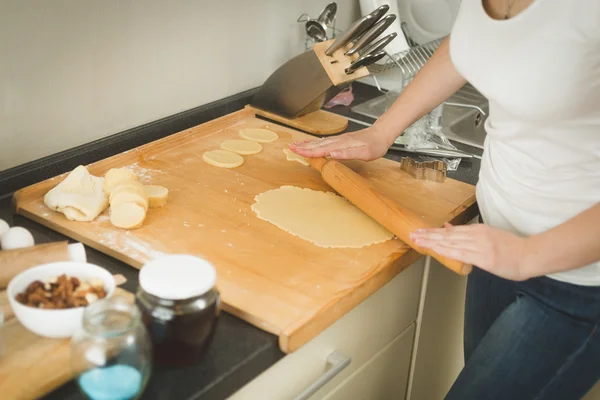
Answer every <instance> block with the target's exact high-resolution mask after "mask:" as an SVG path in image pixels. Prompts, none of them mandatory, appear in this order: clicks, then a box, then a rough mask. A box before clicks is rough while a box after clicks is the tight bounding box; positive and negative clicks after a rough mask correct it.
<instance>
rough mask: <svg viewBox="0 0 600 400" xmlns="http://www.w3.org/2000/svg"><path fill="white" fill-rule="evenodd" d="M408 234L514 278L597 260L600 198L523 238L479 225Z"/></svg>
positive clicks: (452, 255)
mask: <svg viewBox="0 0 600 400" xmlns="http://www.w3.org/2000/svg"><path fill="white" fill-rule="evenodd" d="M411 237H412V238H413V240H414V241H415V242H416V243H417V244H418V245H421V246H423V247H427V248H431V249H433V250H435V251H437V252H438V253H440V254H442V255H444V256H447V257H450V258H454V259H457V260H460V261H462V262H464V263H467V264H472V265H476V266H478V267H479V268H481V269H484V270H486V271H488V272H490V273H492V274H495V275H498V276H500V277H503V278H506V279H511V280H515V281H520V280H525V279H529V278H533V277H536V276H542V275H548V274H552V273H556V272H562V271H568V270H572V269H576V268H580V267H582V266H584V265H587V264H591V263H593V262H597V261H600V240H599V239H598V238H600V203H598V204H596V205H594V206H592V207H590V208H589V209H587V210H585V211H583V212H581V213H580V214H578V215H576V216H575V217H573V218H571V219H569V220H568V221H566V222H564V223H562V224H560V225H558V226H556V227H555V228H552V229H550V230H548V231H545V232H542V233H539V234H537V235H532V236H529V237H527V238H523V237H520V236H517V235H514V234H512V233H509V232H506V231H503V230H500V229H495V228H491V227H490V226H488V225H484V224H475V225H465V226H450V225H448V226H446V227H445V228H440V229H425V230H419V231H416V232H413V233H412V235H411Z"/></svg>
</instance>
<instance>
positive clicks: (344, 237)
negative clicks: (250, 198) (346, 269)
mask: <svg viewBox="0 0 600 400" xmlns="http://www.w3.org/2000/svg"><path fill="white" fill-rule="evenodd" d="M254 200H255V203H254V204H253V205H252V211H254V212H255V213H256V215H257V216H258V217H259V218H260V219H263V220H265V221H268V222H270V223H272V224H274V225H275V226H277V227H279V228H281V229H283V230H284V231H286V232H288V233H290V234H292V235H294V236H298V237H300V238H302V239H304V240H307V241H309V242H312V243H313V244H315V245H317V246H319V247H327V248H340V247H352V248H358V247H363V246H368V245H371V244H375V243H381V242H385V241H386V240H390V239H392V238H393V237H394V235H393V234H392V233H390V232H389V231H388V230H387V229H385V228H384V227H382V226H381V225H379V224H378V223H377V222H376V221H374V220H373V219H372V218H371V217H369V216H368V215H366V214H365V213H363V212H362V211H361V210H359V209H358V208H356V207H355V206H354V205H353V204H351V203H350V202H349V201H348V200H346V199H345V198H343V197H340V196H338V195H336V194H334V193H330V192H319V191H316V190H311V189H303V188H299V187H296V186H282V187H280V188H278V189H273V190H269V191H266V192H264V193H261V194H259V195H257V196H256V197H255V198H254Z"/></svg>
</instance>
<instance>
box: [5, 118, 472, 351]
mask: <svg viewBox="0 0 600 400" xmlns="http://www.w3.org/2000/svg"><path fill="white" fill-rule="evenodd" d="M248 127H256V128H259V127H260V128H266V129H271V130H273V131H275V132H277V134H278V135H279V140H277V141H276V142H273V143H267V144H264V145H263V147H264V150H263V151H262V152H261V153H259V154H257V155H252V156H245V163H244V165H242V166H241V167H238V168H235V169H222V168H217V167H213V166H211V165H208V164H206V163H205V162H204V161H203V160H202V153H203V152H204V151H207V150H211V149H218V148H219V144H220V143H221V142H222V141H223V140H225V139H230V138H237V137H238V130H239V129H241V128H248ZM308 138H309V136H308V135H306V134H304V133H301V132H299V131H295V130H293V129H290V128H287V127H283V126H280V125H277V124H274V123H271V122H267V121H265V120H261V119H258V118H256V116H255V114H254V112H253V111H252V110H251V109H244V110H241V111H237V112H234V113H232V114H229V115H227V116H224V117H221V118H218V119H215V120H212V121H209V122H207V123H205V124H202V125H199V126H196V127H193V128H190V129H187V130H185V131H183V132H180V133H177V134H174V135H171V136H168V137H166V138H163V139H160V140H158V141H155V142H152V143H149V144H146V145H144V146H141V147H139V148H136V149H134V150H131V151H128V152H125V153H122V154H119V155H116V156H113V157H110V158H108V159H105V160H102V161H99V162H96V163H94V164H91V165H89V166H88V169H89V171H90V172H91V173H92V174H94V175H97V176H103V175H104V174H105V173H106V171H108V170H109V169H110V168H115V167H127V168H131V169H132V170H133V171H134V172H135V173H136V174H137V175H138V177H139V179H140V180H141V181H143V182H145V183H152V184H156V185H163V186H166V187H167V188H169V190H170V194H169V203H168V204H167V205H166V206H165V207H163V208H161V209H156V210H150V211H149V213H148V217H147V219H146V221H145V223H144V226H143V227H142V228H140V229H137V230H132V231H124V230H120V229H117V228H115V227H113V226H112V225H111V224H110V221H109V218H108V212H105V213H104V214H103V215H101V216H99V217H98V218H97V219H96V220H95V221H93V222H90V223H83V222H73V221H68V220H67V219H66V218H65V217H64V216H63V215H62V214H60V213H56V212H52V211H50V210H49V209H48V208H47V207H46V206H45V205H44V203H43V196H44V194H45V193H46V192H48V190H50V189H51V188H52V187H54V186H55V185H56V184H58V183H59V182H60V181H61V180H62V179H64V177H65V175H63V176H59V177H55V178H52V179H49V180H46V181H43V182H40V183H38V184H35V185H33V186H30V187H28V188H25V189H23V190H21V191H19V192H17V193H16V194H15V202H16V206H17V210H18V212H19V213H20V214H22V215H24V216H26V217H28V218H31V219H32V220H35V221H37V222H39V223H41V224H43V225H46V226H48V227H50V228H51V229H54V230H56V231H58V232H61V233H63V234H65V235H67V236H70V237H72V238H74V239H76V240H78V241H81V242H83V243H85V244H87V245H89V246H91V247H93V248H95V249H97V250H100V251H102V252H105V253H107V254H109V255H111V256H113V257H116V258H118V259H119V260H122V261H124V262H125V263H127V264H129V265H131V266H133V267H136V268H140V267H141V266H142V265H143V264H144V263H146V262H147V261H150V260H152V259H154V258H156V257H159V256H161V255H163V254H167V253H187V254H194V255H197V256H200V257H204V258H205V259H207V260H209V261H210V262H212V263H213V264H214V266H215V268H216V270H217V274H218V282H217V285H218V289H219V290H220V292H221V294H222V300H223V306H224V309H225V310H226V311H228V312H230V313H232V314H234V315H236V316H238V317H240V318H242V319H244V320H246V321H248V322H249V323H251V324H254V325H255V326H257V327H259V328H261V329H263V330H266V331H268V332H271V333H273V334H276V335H278V336H279V338H280V347H281V349H282V351H284V352H291V351H294V350H296V349H298V348H299V347H300V346H302V345H303V344H304V343H306V342H307V341H309V340H310V339H312V338H313V337H314V336H316V335H317V334H319V333H320V332H321V331H323V330H324V329H325V328H326V327H328V326H329V325H331V324H332V323H333V322H335V321H336V320H337V319H338V318H340V317H341V316H343V315H344V314H345V313H346V312H348V311H349V310H351V309H352V308H353V307H354V306H355V305H357V304H358V303H360V302H361V301H363V300H364V299H365V298H366V297H368V296H369V295H370V294H371V293H373V292H375V291H376V290H378V289H379V288H380V287H381V286H383V285H384V284H385V283H387V282H388V281H389V280H391V279H392V278H393V277H394V276H395V275H397V274H398V273H399V272H400V271H401V270H402V269H404V268H406V267H407V266H409V265H410V264H411V263H412V262H413V261H414V260H415V259H416V258H417V257H418V255H417V254H416V253H415V252H414V251H412V250H410V249H409V248H408V247H407V246H406V245H405V244H403V243H402V242H400V241H398V240H390V241H387V242H385V243H381V244H377V245H372V246H368V247H364V248H361V249H324V248H320V247H317V246H315V245H313V244H311V243H309V242H307V241H304V240H302V239H300V238H297V237H295V236H292V235H290V234H288V233H286V232H284V231H282V230H281V229H279V228H277V227H276V226H274V225H272V224H270V223H268V222H265V221H263V220H260V219H258V218H257V217H256V216H255V214H254V213H253V211H252V210H251V209H250V207H251V205H252V204H253V201H254V197H255V196H256V195H258V194H259V193H262V192H264V191H267V190H270V189H274V188H277V187H279V186H282V185H295V186H299V187H305V188H311V189H315V190H323V191H330V190H331V188H329V187H328V186H327V185H326V184H325V183H324V182H323V180H322V179H321V176H320V175H319V173H318V172H317V171H315V170H313V169H312V168H310V167H307V166H303V165H301V164H299V163H297V162H290V161H287V160H286V158H285V155H284V153H283V151H282V150H283V149H284V148H286V147H287V145H288V144H289V143H290V142H292V141H295V140H304V139H308ZM347 165H348V166H349V167H351V168H352V169H354V170H355V171H356V172H358V173H359V174H361V175H362V176H363V177H365V178H367V179H369V180H370V181H371V182H372V183H373V184H374V185H375V187H376V188H377V189H379V190H380V191H382V192H383V193H385V194H387V195H388V196H391V197H392V198H394V199H397V201H398V202H399V203H401V204H403V205H404V206H405V207H407V208H408V209H410V210H412V211H414V212H416V213H418V214H419V215H421V216H422V217H423V218H424V219H425V220H427V221H428V222H430V223H432V224H434V225H438V226H441V225H442V224H443V223H445V222H447V221H453V222H455V223H463V222H465V219H467V218H471V217H472V216H473V215H474V210H475V207H474V205H475V188H474V187H473V186H471V185H468V184H465V183H462V182H459V181H455V180H452V179H447V180H446V181H445V182H444V183H437V182H426V181H420V180H415V179H414V178H413V177H411V176H410V175H409V174H407V173H405V172H403V171H402V170H401V169H400V166H399V164H398V163H396V162H394V161H390V160H387V159H380V160H377V161H373V162H369V163H365V162H349V163H347Z"/></svg>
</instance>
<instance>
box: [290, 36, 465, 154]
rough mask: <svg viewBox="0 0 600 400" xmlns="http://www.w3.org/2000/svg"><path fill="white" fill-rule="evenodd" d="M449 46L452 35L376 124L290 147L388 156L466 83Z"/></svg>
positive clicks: (302, 150)
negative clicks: (408, 131)
mask: <svg viewBox="0 0 600 400" xmlns="http://www.w3.org/2000/svg"><path fill="white" fill-rule="evenodd" d="M449 47H450V45H449V37H448V38H446V39H444V40H443V41H442V43H441V44H440V46H439V47H438V48H437V49H436V51H435V52H434V54H433V55H432V56H431V58H430V59H429V60H428V61H427V63H425V65H424V66H423V68H421V70H420V71H419V72H418V73H417V75H416V76H415V77H414V79H413V80H412V81H411V82H410V83H409V84H408V85H407V87H406V88H405V89H404V90H403V91H402V92H401V93H400V96H399V97H398V99H396V101H395V102H394V104H393V105H392V106H391V107H390V108H389V109H388V110H387V111H386V112H385V113H384V114H383V115H381V116H380V117H379V119H378V120H377V121H376V122H375V124H373V126H371V127H369V128H367V129H363V130H360V131H357V132H351V133H347V134H344V135H340V136H336V137H333V138H327V139H323V140H319V141H311V142H306V143H294V144H292V145H291V146H290V149H291V150H292V151H294V152H296V153H298V154H300V155H302V156H305V157H324V156H331V157H333V158H337V159H360V160H373V159H376V158H379V157H382V156H384V155H385V153H386V152H387V150H388V149H389V147H390V146H391V145H392V144H393V143H394V141H395V140H396V138H398V136H400V135H401V134H402V132H404V130H405V129H406V128H408V127H409V126H410V125H411V124H413V123H414V122H415V121H416V120H418V119H419V118H421V117H422V116H423V115H425V114H427V113H428V112H429V111H431V110H433V109H434V108H435V107H437V106H438V105H440V104H441V103H442V102H443V101H444V100H446V99H447V98H448V97H450V96H451V95H453V94H454V93H455V92H456V91H457V90H458V89H460V88H461V87H462V86H463V85H464V84H465V83H466V81H465V79H464V78H463V77H462V76H461V75H460V74H459V73H458V72H457V71H456V68H454V64H452V60H451V59H450V49H449Z"/></svg>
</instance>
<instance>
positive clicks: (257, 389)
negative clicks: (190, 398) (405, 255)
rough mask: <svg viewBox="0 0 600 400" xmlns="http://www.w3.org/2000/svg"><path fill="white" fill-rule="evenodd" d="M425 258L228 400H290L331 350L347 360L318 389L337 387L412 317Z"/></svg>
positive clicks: (319, 372) (314, 376) (318, 374)
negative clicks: (347, 360) (331, 377)
mask: <svg viewBox="0 0 600 400" xmlns="http://www.w3.org/2000/svg"><path fill="white" fill-rule="evenodd" d="M424 260H425V258H424V257H421V258H419V259H418V260H417V261H416V262H415V263H414V264H413V265H411V266H410V267H408V268H407V269H405V270H404V271H402V272H401V273H400V274H398V276H396V277H395V278H394V279H392V280H391V281H390V282H388V283H387V284H386V285H385V286H383V287H382V288H381V289H380V290H378V291H377V292H376V293H374V294H373V295H371V296H370V297H369V298H367V299H366V300H364V301H363V302H362V303H360V304H359V305H358V306H356V307H355V308H354V309H353V310H351V311H350V312H349V313H347V314H346V315H345V316H344V317H342V318H340V319H339V320H338V321H336V322H335V323H334V324H333V325H331V326H330V327H329V328H327V329H326V330H325V331H323V332H321V333H320V334H319V335H318V336H317V337H315V338H314V339H313V340H311V341H310V342H308V343H307V344H306V345H304V346H303V347H302V348H300V349H298V350H297V351H295V352H294V353H291V354H288V355H287V356H285V357H284V358H283V359H281V360H280V361H279V362H277V363H276V364H275V365H273V366H272V367H271V368H269V369H268V370H267V371H265V372H264V373H262V374H261V375H260V376H258V377H257V378H256V379H254V380H253V381H252V382H250V383H249V384H247V385H246V386H244V387H243V388H241V389H240V390H239V391H238V392H236V393H235V394H234V395H233V396H232V397H231V398H230V399H232V400H241V399H257V398H269V399H273V400H280V399H295V398H296V396H298V395H299V394H300V393H301V392H302V391H303V390H305V389H306V388H307V387H308V386H310V385H311V384H312V383H313V382H315V381H316V380H318V379H319V377H321V376H322V375H323V374H324V373H325V372H326V371H327V369H328V368H327V357H328V356H329V355H330V354H332V353H333V352H336V351H337V352H338V353H340V354H343V355H345V356H348V357H351V359H352V360H351V363H350V365H349V366H347V367H346V368H344V369H343V370H342V371H341V372H340V373H339V374H337V375H336V376H335V377H334V378H333V379H331V380H330V381H329V382H328V383H327V384H326V385H325V386H324V387H322V388H321V389H320V390H319V393H327V392H329V391H331V390H332V389H333V388H335V387H336V386H338V385H339V384H340V383H341V382H342V381H344V380H345V379H346V378H347V377H348V376H350V375H351V374H353V373H354V372H355V371H357V370H358V369H359V368H360V367H361V366H362V365H363V364H364V363H366V362H367V361H368V360H370V359H371V358H372V357H373V356H374V355H375V354H376V353H377V352H379V351H380V350H381V349H383V348H384V347H385V346H386V345H388V344H389V343H390V342H391V341H392V340H393V339H394V338H395V337H396V336H398V335H399V334H400V333H401V332H403V331H404V330H405V329H406V328H407V327H408V326H409V325H411V324H412V323H413V322H414V321H415V320H416V317H417V309H418V305H419V295H420V291H421V281H422V278H423V265H424ZM313 397H314V398H317V397H316V396H313Z"/></svg>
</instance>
